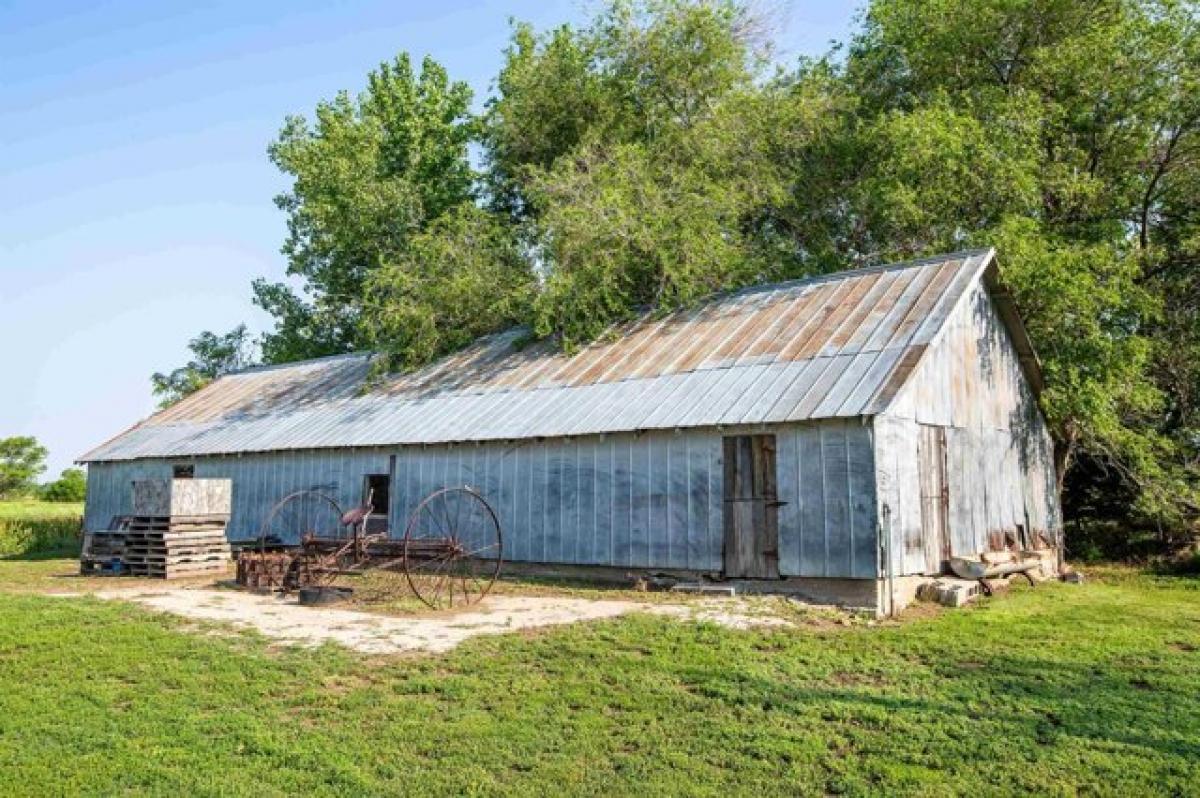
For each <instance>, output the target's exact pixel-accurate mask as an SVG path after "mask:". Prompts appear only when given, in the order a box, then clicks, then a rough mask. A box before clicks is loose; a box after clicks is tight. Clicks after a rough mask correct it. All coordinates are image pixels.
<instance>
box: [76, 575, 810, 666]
mask: <svg viewBox="0 0 1200 798" xmlns="http://www.w3.org/2000/svg"><path fill="white" fill-rule="evenodd" d="M96 595H97V596H98V597H100V598H103V599H111V600H121V601H131V602H134V603H137V604H141V605H143V606H146V607H150V608H153V609H156V610H160V611H163V612H169V613H171V614H173V615H178V616H181V617H184V618H190V619H194V620H204V621H218V622H224V623H228V624H230V625H232V626H235V627H238V628H242V629H252V630H254V631H257V632H259V633H261V634H263V635H265V636H267V637H269V638H271V639H273V640H278V641H280V642H282V643H287V644H291V645H299V646H319V645H321V644H323V643H328V642H332V643H337V644H339V645H342V646H345V647H347V648H350V649H353V650H355V651H361V652H364V653H368V654H394V653H402V652H411V651H427V652H441V651H449V650H450V649H452V648H454V647H455V646H457V645H458V644H459V643H461V642H463V641H464V640H468V639H470V638H472V637H475V636H477V635H487V634H506V633H510V632H517V631H521V630H526V629H537V628H541V627H546V626H555V625H560V624H568V623H577V622H580V621H594V620H601V619H604V618H614V617H617V616H620V615H625V614H627V613H631V612H647V613H650V614H654V615H662V616H666V617H669V618H677V619H679V620H684V621H706V622H710V623H717V624H720V625H722V626H726V627H729V628H733V629H749V628H754V627H763V626H772V627H780V626H791V625H792V623H791V621H789V620H787V619H784V618H780V617H778V616H773V615H770V614H766V613H763V612H762V611H761V608H759V607H757V606H756V605H753V604H749V603H746V602H743V601H741V600H739V599H714V600H711V601H704V602H692V603H688V604H650V603H645V602H636V601H626V600H608V599H586V598H569V597H555V596H512V595H505V596H489V597H488V598H487V599H485V600H484V601H483V602H481V603H480V604H477V605H474V606H472V607H469V608H465V609H462V610H458V611H453V612H445V613H428V614H426V615H423V616H411V617H395V616H387V615H380V614H378V613H369V612H361V611H358V610H353V609H341V608H336V607H301V606H300V605H299V604H297V603H296V601H295V599H294V598H282V597H279V596H274V595H259V594H252V593H244V592H241V591H235V590H216V589H204V588H185V587H171V588H161V587H159V588H125V589H116V590H104V591H100V592H98V593H96Z"/></svg>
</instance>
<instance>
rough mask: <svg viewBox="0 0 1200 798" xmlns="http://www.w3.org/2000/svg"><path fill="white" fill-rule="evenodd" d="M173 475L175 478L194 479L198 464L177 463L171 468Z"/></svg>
mask: <svg viewBox="0 0 1200 798" xmlns="http://www.w3.org/2000/svg"><path fill="white" fill-rule="evenodd" d="M171 476H173V477H174V478H175V479H192V478H194V477H195V476H196V466H194V465H177V466H175V467H174V468H172V469H171Z"/></svg>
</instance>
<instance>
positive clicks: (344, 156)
mask: <svg viewBox="0 0 1200 798" xmlns="http://www.w3.org/2000/svg"><path fill="white" fill-rule="evenodd" d="M470 104H471V91H470V89H469V88H468V87H467V85H466V84H465V83H462V82H460V81H452V80H450V78H449V76H448V75H447V74H446V71H445V69H443V68H442V67H441V66H440V65H439V64H438V63H437V62H435V61H433V60H432V59H429V58H426V59H425V61H424V62H423V63H422V64H421V68H420V71H419V73H418V72H417V71H415V70H414V69H413V66H412V64H411V62H410V60H409V58H408V56H407V55H401V56H399V57H397V58H396V59H395V60H394V61H393V62H391V63H385V64H382V65H381V66H380V67H379V68H378V69H376V70H375V71H373V72H372V73H371V74H370V76H369V78H368V82H367V89H366V91H364V92H363V93H362V95H360V96H359V97H357V98H351V97H350V95H349V94H348V93H346V92H342V93H340V94H338V95H337V97H335V98H334V99H333V100H331V101H328V102H323V103H321V104H320V105H318V106H317V109H316V113H315V115H314V117H315V118H314V120H313V121H311V122H310V121H309V120H307V119H305V118H303V117H299V116H297V117H289V118H288V120H287V121H286V123H285V124H284V127H283V130H282V131H280V134H279V138H278V139H277V140H276V141H275V142H274V143H273V144H272V145H271V147H270V156H271V160H272V161H273V162H274V163H275V165H276V166H278V167H279V168H280V169H281V170H282V171H283V172H284V173H286V174H287V175H289V176H291V178H292V186H291V188H290V190H289V191H287V192H286V193H284V194H281V195H280V196H279V197H277V198H276V204H277V205H278V206H279V207H280V208H281V209H282V210H283V211H284V212H285V213H287V216H288V238H287V241H286V242H285V244H284V247H283V252H284V255H286V256H287V260H288V274H289V275H291V276H292V277H294V278H295V279H296V280H298V281H299V283H300V289H299V291H297V290H296V289H295V288H294V287H293V286H292V285H291V284H288V283H269V282H267V281H265V280H257V281H256V282H255V283H254V295H255V301H256V302H257V303H258V304H259V305H260V306H261V307H263V308H264V309H266V310H267V311H268V312H269V313H271V314H272V315H273V316H274V317H275V320H276V323H275V329H274V330H272V331H271V332H269V333H267V334H266V336H264V339H263V342H262V347H263V357H264V359H265V360H267V361H268V362H285V361H289V360H297V359H302V358H306V357H317V356H321V355H328V354H336V353H341V352H348V351H353V350H356V349H361V348H364V347H365V346H366V345H367V344H368V343H369V341H370V335H369V334H368V333H367V332H366V331H365V330H364V327H363V325H362V313H363V307H364V305H365V303H366V302H367V295H366V286H367V282H368V278H369V277H370V275H371V274H372V273H373V272H374V271H376V270H377V269H380V268H381V267H383V266H384V264H386V263H389V262H396V261H401V260H404V259H405V258H408V257H409V256H410V255H411V250H412V242H413V240H414V238H415V237H417V236H419V235H421V234H422V233H423V232H425V231H426V230H428V229H429V228H430V227H431V226H432V225H433V224H435V223H436V222H437V221H438V220H439V219H441V218H442V217H443V216H445V215H447V214H448V213H451V212H452V211H455V210H456V209H458V208H460V207H461V206H463V205H464V204H466V203H470V202H471V200H472V196H473V194H472V191H473V177H474V176H473V174H472V171H471V166H470V161H469V159H468V143H469V141H470V139H471V136H472V130H473V124H472V120H471V115H470Z"/></svg>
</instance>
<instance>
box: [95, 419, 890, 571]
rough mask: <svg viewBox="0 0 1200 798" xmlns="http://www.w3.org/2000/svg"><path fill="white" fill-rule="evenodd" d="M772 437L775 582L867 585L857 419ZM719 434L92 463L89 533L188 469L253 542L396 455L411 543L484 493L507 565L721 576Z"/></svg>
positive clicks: (871, 527) (870, 503)
mask: <svg viewBox="0 0 1200 798" xmlns="http://www.w3.org/2000/svg"><path fill="white" fill-rule="evenodd" d="M768 431H770V432H773V433H774V434H775V435H776V436H777V469H778V489H779V498H780V499H781V500H782V501H784V502H786V504H784V505H783V506H782V507H781V508H780V517H779V537H780V571H781V573H782V574H784V575H792V576H796V575H801V576H829V577H873V576H874V575H875V573H876V562H877V539H876V529H875V518H876V510H875V499H874V463H873V458H872V452H871V440H870V434H869V429H868V428H867V427H866V426H864V425H863V423H861V422H860V421H859V420H831V421H823V422H813V423H807V424H799V425H787V426H780V427H773V428H770V429H769V430H768ZM721 440H722V436H721V434H719V433H717V432H715V431H707V430H691V431H684V432H668V431H655V432H649V433H643V434H640V435H635V434H629V433H623V434H615V435H606V436H603V437H601V436H589V437H586V438H577V439H548V440H525V441H518V442H499V441H497V442H490V443H481V444H474V443H471V444H455V445H437V446H427V447H411V446H409V447H397V448H381V449H374V450H370V451H361V450H360V451H353V450H329V451H300V452H285V453H269V454H248V455H241V456H210V457H198V458H194V459H182V460H142V461H136V462H120V463H96V464H93V465H92V466H91V467H90V468H89V472H88V479H89V495H88V512H87V518H88V528H89V529H96V528H103V527H104V526H107V524H108V521H109V519H111V518H112V516H114V515H120V514H125V513H128V512H130V509H131V508H130V504H131V492H130V489H129V486H130V484H131V482H132V480H134V479H141V478H146V477H159V478H164V477H168V476H170V473H171V466H172V465H173V464H175V463H186V462H190V463H194V464H195V466H196V476H197V477H227V478H230V479H232V480H233V485H234V487H233V517H232V519H231V523H230V536H231V538H233V539H235V540H236V539H247V538H251V537H254V536H255V535H256V534H258V531H259V528H260V526H261V524H262V520H263V518H264V517H265V516H266V514H267V512H268V510H269V509H270V507H271V505H272V504H273V503H274V502H275V501H276V500H278V499H279V498H280V497H282V496H284V495H285V494H287V493H289V492H291V491H293V490H299V489H302V488H319V489H321V490H324V491H326V492H328V493H330V495H332V496H334V497H335V498H336V499H337V501H338V502H339V503H340V504H342V506H343V507H347V508H348V507H351V506H354V505H355V504H357V503H358V502H359V501H360V500H361V498H362V495H361V492H362V484H363V476H364V475H365V474H368V473H385V472H386V471H387V469H388V467H389V460H390V457H391V456H393V455H394V456H395V458H396V460H395V469H396V470H395V478H394V483H393V488H392V508H391V514H390V522H391V528H392V534H393V535H396V536H400V535H402V534H403V530H404V525H405V524H406V523H407V519H408V517H409V515H410V514H411V512H412V511H413V510H414V509H415V508H416V506H417V504H418V503H419V502H420V501H421V499H423V498H424V497H425V496H427V495H428V494H429V493H431V492H432V491H434V490H436V489H438V488H441V487H443V486H446V485H462V484H470V485H475V486H477V487H478V488H479V489H480V490H482V491H483V493H484V494H485V495H486V496H487V497H488V500H489V501H490V502H491V503H492V505H493V506H494V508H495V510H496V512H497V513H498V515H499V516H500V520H501V523H502V526H503V528H504V531H505V536H506V548H507V551H506V557H507V558H508V559H511V560H518V561H528V562H547V563H573V564H589V565H609V566H618V567H646V568H678V569H689V570H699V571H719V570H721V567H722V545H723V534H722V524H723V512H722V508H723V484H722V480H723V467H722V456H723V453H722V446H721Z"/></svg>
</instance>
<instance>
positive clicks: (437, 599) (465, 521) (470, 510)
mask: <svg viewBox="0 0 1200 798" xmlns="http://www.w3.org/2000/svg"><path fill="white" fill-rule="evenodd" d="M503 558H504V543H503V540H502V538H501V534H500V522H499V520H498V519H497V518H496V513H495V512H494V511H493V510H492V508H491V506H490V505H489V504H488V503H487V501H486V500H485V499H484V498H483V496H481V495H480V494H479V492H478V491H476V490H475V489H474V488H470V487H465V486H464V487H459V488H442V489H441V490H438V491H435V492H433V493H431V494H430V495H429V496H427V497H425V500H424V501H422V502H421V503H420V504H419V505H417V509H416V510H414V511H413V514H412V516H411V517H410V518H409V520H408V528H407V529H406V530H405V533H404V558H403V561H402V565H403V568H404V575H405V577H406V578H407V579H408V584H409V587H411V588H412V591H413V593H415V594H416V596H417V598H419V599H421V601H423V602H425V603H426V604H427V605H429V606H430V607H432V608H433V609H436V610H440V609H448V608H450V607H456V606H464V605H467V604H474V603H475V602H477V601H479V600H480V599H482V598H483V597H484V596H486V595H487V593H488V591H489V590H491V589H492V585H494V584H495V583H496V577H498V576H499V575H500V566H501V564H502V562H503Z"/></svg>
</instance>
